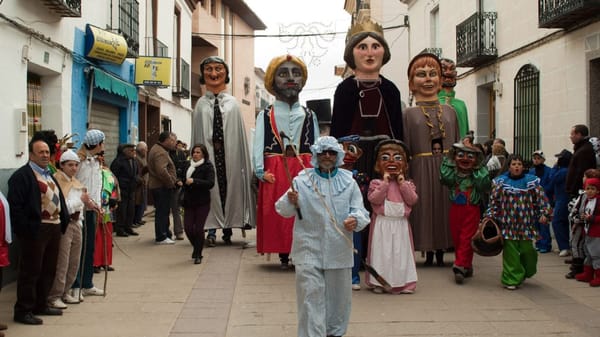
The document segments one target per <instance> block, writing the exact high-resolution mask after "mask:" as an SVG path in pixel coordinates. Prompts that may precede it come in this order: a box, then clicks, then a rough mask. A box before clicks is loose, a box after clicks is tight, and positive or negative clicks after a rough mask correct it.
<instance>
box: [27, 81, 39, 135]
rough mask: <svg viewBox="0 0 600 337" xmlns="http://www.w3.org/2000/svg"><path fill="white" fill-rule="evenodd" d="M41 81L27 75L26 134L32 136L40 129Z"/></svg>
mask: <svg viewBox="0 0 600 337" xmlns="http://www.w3.org/2000/svg"><path fill="white" fill-rule="evenodd" d="M41 121H42V79H41V78H40V77H39V76H38V75H36V74H33V73H27V132H29V135H30V136H32V135H33V134H34V133H35V132H36V131H40V130H41V129H42V122H41Z"/></svg>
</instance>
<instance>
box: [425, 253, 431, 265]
mask: <svg viewBox="0 0 600 337" xmlns="http://www.w3.org/2000/svg"><path fill="white" fill-rule="evenodd" d="M423 265H424V266H433V252H426V253H425V263H423Z"/></svg>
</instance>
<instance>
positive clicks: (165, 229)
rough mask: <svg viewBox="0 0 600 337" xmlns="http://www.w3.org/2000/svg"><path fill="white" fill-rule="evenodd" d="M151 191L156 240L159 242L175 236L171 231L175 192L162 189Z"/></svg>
mask: <svg viewBox="0 0 600 337" xmlns="http://www.w3.org/2000/svg"><path fill="white" fill-rule="evenodd" d="M150 191H151V192H152V197H153V198H154V239H155V240H156V242H159V241H163V240H164V239H166V238H171V237H172V236H173V233H172V232H171V231H170V230H169V211H170V210H171V198H172V197H173V191H174V190H173V189H170V188H164V187H161V188H153V189H151V190H150Z"/></svg>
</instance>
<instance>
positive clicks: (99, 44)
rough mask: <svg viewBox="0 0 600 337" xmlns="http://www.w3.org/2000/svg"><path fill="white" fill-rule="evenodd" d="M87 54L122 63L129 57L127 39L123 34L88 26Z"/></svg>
mask: <svg viewBox="0 0 600 337" xmlns="http://www.w3.org/2000/svg"><path fill="white" fill-rule="evenodd" d="M85 35H86V36H85V51H86V53H85V56H87V57H92V58H95V59H98V60H103V61H108V62H113V63H116V64H121V63H123V61H125V57H127V41H125V38H124V37H123V36H121V35H118V34H114V33H111V32H107V31H105V30H102V29H100V28H98V27H94V26H92V25H87V26H86V34H85Z"/></svg>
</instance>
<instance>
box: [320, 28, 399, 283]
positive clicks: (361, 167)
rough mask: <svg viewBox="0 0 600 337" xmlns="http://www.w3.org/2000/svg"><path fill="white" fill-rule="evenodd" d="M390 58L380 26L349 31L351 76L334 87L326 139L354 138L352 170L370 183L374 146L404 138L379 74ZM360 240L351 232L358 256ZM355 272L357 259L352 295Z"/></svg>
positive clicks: (393, 99) (394, 101)
mask: <svg viewBox="0 0 600 337" xmlns="http://www.w3.org/2000/svg"><path fill="white" fill-rule="evenodd" d="M390 58H391V54H390V48H389V46H388V44H387V42H386V41H385V39H384V37H383V28H382V27H381V25H379V24H377V23H374V22H372V21H364V22H360V23H357V24H355V25H354V26H352V27H351V28H350V30H349V31H348V34H347V36H346V48H345V50H344V61H346V65H347V66H348V67H350V69H352V70H353V72H354V75H352V76H350V77H348V78H346V79H345V80H344V81H342V83H340V84H339V85H338V86H337V89H336V91H335V95H334V101H333V116H332V118H331V131H330V135H332V136H334V137H336V138H341V137H345V136H349V135H358V136H359V141H358V145H359V147H360V148H361V149H362V150H363V154H362V156H361V157H360V159H359V160H358V161H357V162H356V164H355V166H354V168H355V169H356V170H357V171H358V172H360V173H362V174H364V175H366V176H367V177H369V178H372V176H373V168H374V163H375V161H376V158H375V157H376V153H375V152H374V149H375V146H376V145H377V143H378V142H379V141H380V140H382V139H387V138H393V139H399V140H402V139H403V138H404V137H403V127H402V105H401V101H400V91H399V90H398V88H397V87H396V86H395V85H394V83H392V82H391V81H389V80H388V79H386V78H385V77H383V76H382V75H381V74H380V71H381V68H382V67H383V65H384V64H386V63H387V62H388V61H389V60H390ZM363 199H364V200H367V198H366V195H363ZM366 204H368V202H367V203H366ZM366 206H367V209H370V208H369V207H368V205H366ZM365 232H366V231H365ZM365 241H366V240H364V239H363V238H362V237H361V233H354V246H355V248H356V249H357V250H359V252H360V253H359V254H363V253H362V251H363V249H362V246H363V242H365ZM359 267H360V259H359V258H358V256H357V257H356V259H355V265H354V268H353V269H352V284H353V289H355V290H359V289H360V279H359V276H358V268H359Z"/></svg>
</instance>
